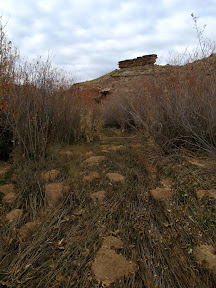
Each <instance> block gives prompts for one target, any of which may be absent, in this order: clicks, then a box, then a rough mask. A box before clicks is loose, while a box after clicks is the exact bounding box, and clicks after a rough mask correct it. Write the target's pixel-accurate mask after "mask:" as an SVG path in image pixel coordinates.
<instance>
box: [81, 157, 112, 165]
mask: <svg viewBox="0 0 216 288" xmlns="http://www.w3.org/2000/svg"><path fill="white" fill-rule="evenodd" d="M106 159H107V158H106V157H105V156H91V157H90V158H88V159H86V160H84V161H83V164H85V165H88V166H94V165H99V164H100V163H101V162H103V161H105V160H106Z"/></svg>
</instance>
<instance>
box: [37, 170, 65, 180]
mask: <svg viewBox="0 0 216 288" xmlns="http://www.w3.org/2000/svg"><path fill="white" fill-rule="evenodd" d="M59 174H60V171H58V170H56V169H52V170H50V171H47V172H42V173H41V179H43V180H44V181H46V182H48V181H54V180H56V179H57V177H58V176H59Z"/></svg>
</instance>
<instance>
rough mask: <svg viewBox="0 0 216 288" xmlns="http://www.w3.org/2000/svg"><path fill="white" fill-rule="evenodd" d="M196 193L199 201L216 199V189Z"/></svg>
mask: <svg viewBox="0 0 216 288" xmlns="http://www.w3.org/2000/svg"><path fill="white" fill-rule="evenodd" d="M196 193H197V197H198V198H199V199H202V198H204V197H211V198H216V189H210V190H198V191H197V192H196Z"/></svg>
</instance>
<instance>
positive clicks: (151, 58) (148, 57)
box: [118, 54, 157, 69]
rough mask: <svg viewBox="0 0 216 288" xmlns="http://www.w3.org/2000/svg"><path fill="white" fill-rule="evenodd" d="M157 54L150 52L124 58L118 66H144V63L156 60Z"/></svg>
mask: <svg viewBox="0 0 216 288" xmlns="http://www.w3.org/2000/svg"><path fill="white" fill-rule="evenodd" d="M156 59H157V55H156V54H151V55H145V56H142V57H137V58H135V59H130V60H124V61H120V62H119V63H118V64H119V68H120V69H122V68H131V67H137V66H146V65H154V63H155V62H156Z"/></svg>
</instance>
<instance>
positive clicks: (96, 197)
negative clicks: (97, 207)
mask: <svg viewBox="0 0 216 288" xmlns="http://www.w3.org/2000/svg"><path fill="white" fill-rule="evenodd" d="M105 196H106V192H105V191H104V190H102V191H98V192H95V193H92V194H91V195H90V197H91V199H92V200H93V201H94V203H98V202H99V203H101V202H103V200H104V198H105Z"/></svg>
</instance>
